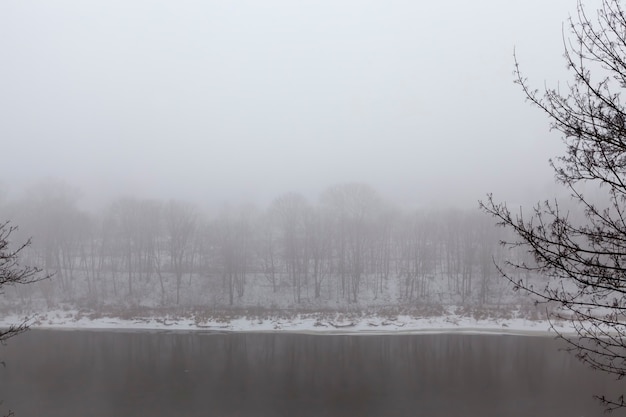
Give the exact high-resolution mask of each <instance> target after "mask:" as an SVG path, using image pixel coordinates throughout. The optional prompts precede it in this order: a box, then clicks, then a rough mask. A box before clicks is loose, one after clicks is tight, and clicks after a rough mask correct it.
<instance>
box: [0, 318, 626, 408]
mask: <svg viewBox="0 0 626 417" xmlns="http://www.w3.org/2000/svg"><path fill="white" fill-rule="evenodd" d="M559 347H562V344H560V343H559V342H558V341H556V340H553V339H552V338H547V337H527V336H511V335H464V334H430V335H385V336H382V335H380V336H379V335H377V336H374V335H369V336H340V335H332V336H331V335H296V334H276V333H274V334H254V333H248V334H246V333H240V334H210V333H162V332H161V333H159V332H104V331H98V332H96V331H47V330H33V331H30V332H28V333H26V334H23V335H20V336H18V337H17V338H14V339H12V340H10V342H9V344H8V345H7V346H6V347H3V348H1V349H0V355H1V359H2V360H4V361H5V362H6V367H5V368H0V396H1V398H3V399H4V404H3V405H2V407H1V408H0V414H1V413H6V409H8V408H10V409H11V410H13V411H15V413H16V417H28V416H33V417H35V416H36V417H40V416H63V417H71V416H76V417H85V416H128V417H134V416H168V417H170V416H268V417H269V416H290V417H291V416H385V417H393V416H442V417H443V416H446V417H448V416H465V417H474V416H476V417H478V416H480V417H484V416H524V417H528V416H535V417H541V416H550V417H558V416H564V417H565V416H567V417H572V416H576V417H580V416H600V415H602V414H603V413H602V411H603V409H602V407H601V406H600V405H599V403H598V402H597V401H596V400H594V399H593V398H592V395H593V394H594V393H596V394H600V393H608V394H615V393H618V392H619V391H620V390H621V389H622V388H624V385H623V383H622V382H616V381H615V380H614V379H613V378H610V377H607V376H606V375H604V374H601V373H599V372H594V371H591V370H589V369H587V368H586V367H585V366H583V365H582V364H580V363H579V362H578V361H577V360H576V359H575V358H574V357H573V356H572V355H571V354H568V353H566V352H563V351H559ZM624 391H626V390H624ZM612 415H613V416H620V415H626V414H625V413H614V414H612Z"/></svg>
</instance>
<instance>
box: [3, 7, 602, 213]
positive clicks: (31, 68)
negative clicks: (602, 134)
mask: <svg viewBox="0 0 626 417" xmlns="http://www.w3.org/2000/svg"><path fill="white" fill-rule="evenodd" d="M590 7H593V4H590ZM574 11H575V2H574V1H573V0H568V1H565V0H559V1H550V2H545V1H539V0H533V1H528V2H524V4H523V5H521V4H520V3H519V2H503V1H496V0H489V1H481V2H467V1H464V0H453V1H447V2H435V1H430V2H425V1H423V2H416V1H392V2H374V1H341V2H331V1H298V2H293V1H263V2H258V1H239V2H217V1H210V2H203V1H177V2H170V1H138V0H132V1H128V0H124V1H106V2H81V1H62V0H61V1H55V2H34V1H19V2H2V3H0V56H2V65H0V137H1V138H2V139H1V140H2V156H3V159H2V164H0V182H1V183H2V186H1V187H2V190H3V194H4V195H5V196H9V197H19V196H20V195H21V194H22V193H23V190H24V189H26V188H27V187H29V186H30V185H32V184H36V183H38V182H40V181H41V180H42V179H50V178H52V179H54V180H55V181H60V182H65V183H67V184H69V185H71V186H73V187H76V188H78V189H80V190H81V193H82V203H81V204H83V205H84V206H86V207H90V208H93V207H98V206H100V205H103V204H104V203H106V202H108V201H110V200H112V199H113V198H116V197H118V196H120V195H129V196H134V197H139V198H163V199H169V198H174V199H182V200H188V201H193V202H196V203H201V204H222V203H224V202H227V201H228V202H232V203H236V204H238V203H242V202H254V203H260V204H265V203H268V202H269V201H271V200H272V199H273V198H275V197H276V196H277V195H280V194H282V193H284V192H290V191H295V192H299V193H302V194H303V195H305V196H307V197H315V196H317V195H319V193H321V192H322V191H323V190H325V189H326V188H327V187H329V186H332V185H334V184H341V183H350V182H359V183H366V184H369V185H371V186H372V187H374V188H376V189H377V190H379V191H380V192H381V193H382V194H383V195H384V196H385V197H386V198H388V199H391V200H393V201H395V202H397V203H400V204H402V205H408V206H424V205H426V206H459V207H463V208H466V207H475V206H476V200H478V199H480V198H482V197H483V196H484V195H485V194H486V193H487V192H494V193H495V194H496V195H497V196H499V197H501V198H505V199H508V200H513V201H520V202H521V201H535V200H538V199H543V198H546V197H550V195H551V194H553V193H554V190H553V187H552V182H553V175H552V172H551V170H550V168H549V166H548V159H549V158H550V157H554V156H557V155H559V154H560V153H562V144H561V142H560V141H559V138H558V135H556V134H554V133H550V132H549V126H548V120H547V118H546V117H544V116H543V115H542V114H541V112H540V111H539V110H537V109H535V108H532V107H531V106H530V105H529V104H528V103H527V102H525V101H524V97H523V93H522V92H521V90H520V88H519V87H518V86H516V85H514V84H513V75H512V71H513V68H514V60H513V49H514V47H515V48H516V50H517V53H518V56H519V59H520V61H521V64H522V69H523V71H524V72H525V73H526V74H527V75H528V76H529V78H530V80H531V83H533V84H534V85H536V86H538V87H541V86H543V83H544V81H545V82H546V83H548V84H550V85H556V83H557V82H558V81H559V80H565V79H566V76H567V73H566V70H565V68H564V63H563V61H562V46H563V44H562V32H561V31H562V27H561V23H562V22H564V21H565V20H566V19H567V17H568V15H569V14H571V13H573V12H574Z"/></svg>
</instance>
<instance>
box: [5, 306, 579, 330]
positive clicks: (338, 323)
mask: <svg viewBox="0 0 626 417" xmlns="http://www.w3.org/2000/svg"><path fill="white" fill-rule="evenodd" d="M24 319H25V318H24V317H19V316H17V315H12V316H5V317H4V318H2V319H0V327H8V326H9V325H11V324H16V323H20V322H22V321H24ZM28 322H29V324H30V326H31V328H33V329H65V330H80V329H84V330H156V331H209V332H281V333H308V334H350V335H356V334H359V335H361V334H362V335H367V334H370V335H373V334H427V333H471V334H483V333H488V334H515V335H536V336H554V335H555V334H556V333H555V331H554V329H552V328H551V325H550V323H549V322H548V321H546V320H528V319H521V318H512V319H484V320H483V319H475V318H472V317H466V316H459V315H444V316H435V317H412V316H404V315H399V316H397V317H392V318H390V317H379V316H360V317H357V318H354V317H344V316H337V317H335V318H328V317H322V316H316V315H314V314H296V315H294V316H293V317H292V318H282V317H271V316H270V317H268V318H253V319H251V318H243V317H241V318H234V319H215V318H212V319H199V318H180V317H145V318H144V317H142V318H135V319H122V318H118V317H95V318H94V317H88V316H85V315H83V314H81V313H80V312H78V311H61V310H59V311H50V312H47V313H44V314H40V315H37V316H35V317H32V318H30V319H29V321H28ZM552 324H553V325H554V327H555V328H556V329H557V330H558V331H559V333H564V334H573V333H574V329H573V328H572V326H571V324H570V323H568V322H556V323H552Z"/></svg>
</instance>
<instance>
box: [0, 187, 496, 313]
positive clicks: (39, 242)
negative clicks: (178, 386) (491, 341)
mask: <svg viewBox="0 0 626 417" xmlns="http://www.w3.org/2000/svg"><path fill="white" fill-rule="evenodd" d="M3 211H4V212H5V214H6V216H8V217H11V218H14V219H15V221H17V222H19V223H20V224H21V225H22V230H21V233H22V236H31V235H32V236H33V237H34V243H33V245H32V247H31V248H29V251H28V254H27V256H28V258H29V260H31V261H32V262H33V263H34V264H36V265H41V266H42V268H44V270H45V271H46V272H49V273H54V274H55V279H54V280H51V281H47V282H45V283H42V284H41V285H40V286H39V287H38V288H37V293H36V294H32V293H28V294H22V297H23V301H27V300H31V299H33V297H35V298H36V295H37V294H39V293H40V294H41V296H42V297H43V298H44V299H45V300H46V302H47V303H48V304H49V305H50V306H52V305H54V304H56V303H58V302H71V303H77V304H79V305H82V304H85V305H101V304H125V305H139V304H143V305H152V306H157V305H162V306H175V305H186V306H190V305H198V306H200V305H211V306H215V305H219V306H228V305H231V306H236V305H248V306H249V305H253V306H266V307H272V306H294V307H298V306H313V307H314V306H333V305H334V306H336V305H342V304H350V305H357V304H358V305H368V304H396V303H403V304H419V303H422V304H432V303H455V304H465V305H469V304H498V303H500V302H501V297H502V294H503V291H502V289H503V285H502V282H501V281H498V280H497V273H496V271H495V268H494V267H493V259H492V257H493V256H495V257H496V258H499V257H501V256H502V253H501V250H500V248H499V246H498V243H499V242H498V240H499V238H501V237H502V236H499V235H498V234H499V233H500V234H501V231H498V230H497V229H496V228H495V227H494V226H493V225H491V224H489V223H488V222H487V221H485V219H484V218H483V217H482V216H481V214H480V213H479V212H478V211H460V210H447V211H439V212H437V211H429V210H412V211H407V210H401V209H399V208H397V207H394V206H392V205H390V204H389V203H387V202H385V201H383V199H382V198H381V197H380V196H379V195H378V193H377V192H376V191H375V190H374V189H372V188H371V187H369V186H367V185H363V184H344V185H338V186H334V187H331V188H329V189H328V190H327V191H325V192H324V193H323V194H322V195H321V197H320V200H319V203H317V204H315V203H312V202H310V201H307V200H306V198H304V197H303V196H302V195H299V194H296V193H287V194H284V195H281V196H278V197H277V198H276V199H275V200H274V201H273V202H272V203H271V204H270V205H269V207H267V208H266V209H264V210H259V209H257V208H254V207H251V206H242V207H224V208H222V210H221V211H220V212H219V213H218V214H217V215H215V216H212V217H209V216H207V215H206V213H203V212H202V211H201V210H200V209H199V208H198V207H196V206H194V205H192V204H188V203H183V202H180V201H158V200H146V199H136V198H121V199H118V200H116V201H114V202H112V203H111V204H110V205H109V206H108V208H107V209H106V210H104V212H102V213H86V212H83V211H81V210H79V209H78V208H77V199H76V197H75V196H74V195H73V194H72V193H69V192H68V190H66V189H63V187H60V188H56V189H55V188H54V187H53V188H49V189H47V191H46V193H41V194H38V197H37V199H36V200H32V199H30V198H26V199H24V200H21V201H16V202H13V203H11V204H7V205H6V206H5V207H4V208H3Z"/></svg>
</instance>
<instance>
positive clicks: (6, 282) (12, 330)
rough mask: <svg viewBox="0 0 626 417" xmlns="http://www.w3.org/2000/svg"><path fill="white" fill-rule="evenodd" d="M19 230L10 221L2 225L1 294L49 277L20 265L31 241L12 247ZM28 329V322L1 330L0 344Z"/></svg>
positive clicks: (32, 268) (0, 257) (33, 268)
mask: <svg viewBox="0 0 626 417" xmlns="http://www.w3.org/2000/svg"><path fill="white" fill-rule="evenodd" d="M15 230H17V227H16V226H12V225H11V224H10V223H9V222H8V221H5V222H4V223H0V294H2V293H3V291H4V289H5V288H7V287H10V286H15V285H24V284H31V283H33V282H37V281H40V280H42V279H44V278H46V277H48V276H47V275H40V273H41V269H39V268H36V267H32V266H23V265H21V264H20V259H19V258H20V254H21V253H22V251H23V250H24V249H26V248H27V247H28V246H29V245H30V239H29V240H27V241H26V242H25V243H22V244H21V245H17V246H15V247H11V244H10V241H9V238H10V237H11V234H12V233H13V232H14V231H15ZM26 329H28V323H27V321H23V322H21V323H18V324H15V325H11V326H9V328H8V329H2V330H0V343H4V342H5V341H6V340H7V339H9V338H10V337H13V336H15V335H16V334H18V333H21V332H23V331H25V330H26Z"/></svg>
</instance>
